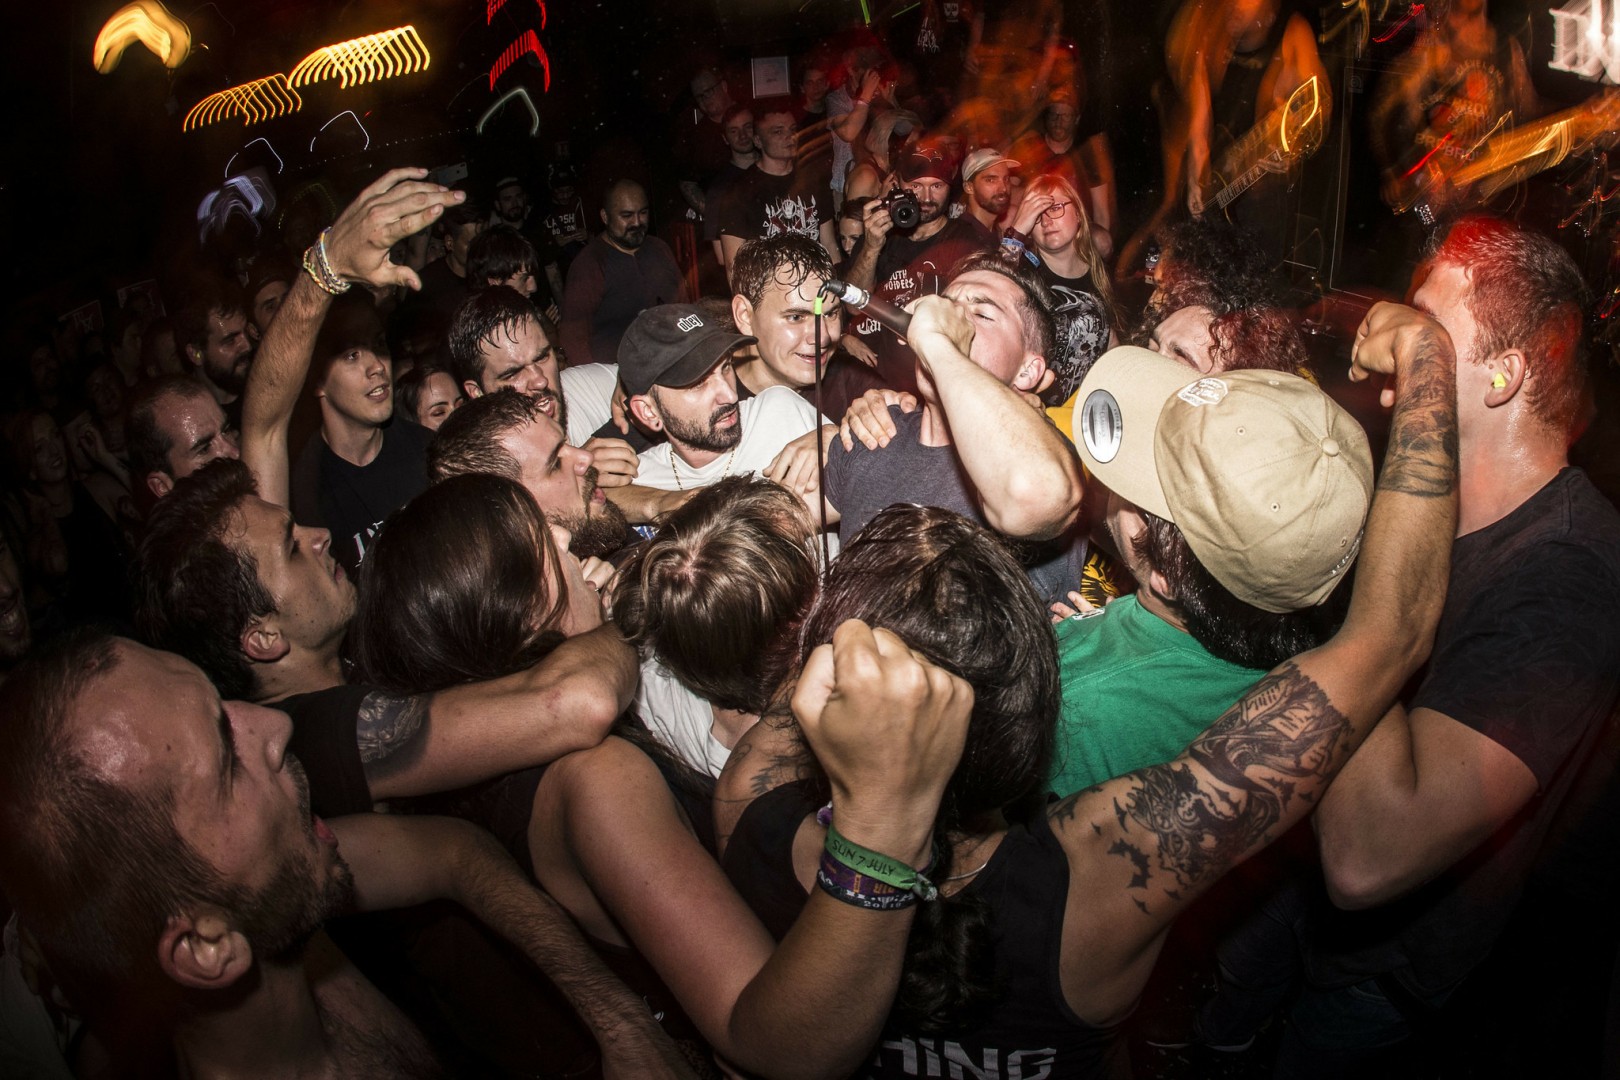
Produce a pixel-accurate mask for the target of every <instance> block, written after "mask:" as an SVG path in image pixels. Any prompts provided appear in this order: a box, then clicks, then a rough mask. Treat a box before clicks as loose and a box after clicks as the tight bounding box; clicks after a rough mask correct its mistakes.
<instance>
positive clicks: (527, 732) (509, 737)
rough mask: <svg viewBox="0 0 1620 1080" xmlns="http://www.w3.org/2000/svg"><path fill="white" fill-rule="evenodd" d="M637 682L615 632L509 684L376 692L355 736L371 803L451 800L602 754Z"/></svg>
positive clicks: (572, 642)
mask: <svg viewBox="0 0 1620 1080" xmlns="http://www.w3.org/2000/svg"><path fill="white" fill-rule="evenodd" d="M638 677H639V668H638V665H637V661H636V652H635V650H634V649H632V648H631V647H630V646H629V645H627V644H625V641H624V638H623V637H621V636H620V635H619V631H618V630H617V628H615V627H614V626H613V625H612V624H611V623H608V624H604V625H602V626H599V627H597V628H596V629H595V630H592V631H590V632H588V633H584V634H579V635H576V636H575V637H571V638H569V639H568V640H567V641H565V642H563V643H562V644H561V645H558V646H557V648H556V649H554V650H552V652H551V653H550V654H549V655H548V656H546V658H545V659H544V660H541V661H540V662H539V663H538V664H536V665H534V666H533V667H531V668H528V669H527V670H525V671H519V672H517V673H515V674H512V675H508V676H505V677H504V678H500V679H492V680H490V681H488V682H480V683H469V684H466V685H464V686H454V687H451V688H449V689H447V690H441V691H439V692H438V693H436V694H418V695H411V696H399V695H393V694H386V693H382V692H380V691H379V692H377V693H373V694H371V695H370V696H368V697H367V698H366V700H365V704H364V705H363V706H362V708H361V711H360V720H359V730H358V732H357V739H358V741H359V744H360V760H361V763H362V764H363V765H364V767H365V770H366V780H367V782H368V783H369V784H370V786H371V795H372V798H374V799H390V798H400V797H402V796H407V795H427V794H432V793H434V792H440V791H451V790H454V789H455V788H459V787H465V786H466V785H468V784H472V783H477V782H478V781H480V780H488V779H490V778H491V777H495V776H500V775H501V774H503V773H509V772H515V771H516V770H518V769H526V768H529V767H531V766H534V765H543V764H546V763H547V762H551V761H555V760H556V759H557V758H559V757H562V756H563V755H564V754H567V753H569V752H571V751H574V750H582V749H585V748H587V747H591V746H595V745H597V744H598V743H600V742H601V741H602V740H603V739H604V738H606V737H607V733H608V731H609V729H611V728H612V726H613V722H614V721H615V720H616V719H617V718H618V716H619V714H620V713H621V712H623V711H624V710H625V709H626V708H628V707H629V705H630V701H631V698H632V697H633V696H634V695H635V689H636V680H637V678H638Z"/></svg>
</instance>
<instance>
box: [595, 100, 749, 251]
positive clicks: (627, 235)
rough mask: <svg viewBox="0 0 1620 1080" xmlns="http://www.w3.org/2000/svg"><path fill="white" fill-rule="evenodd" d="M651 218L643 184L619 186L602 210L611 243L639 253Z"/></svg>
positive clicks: (603, 220) (621, 248)
mask: <svg viewBox="0 0 1620 1080" xmlns="http://www.w3.org/2000/svg"><path fill="white" fill-rule="evenodd" d="M750 129H752V125H750ZM650 216H651V211H650V210H649V209H648V207H647V193H646V192H645V191H643V190H642V188H641V185H640V184H620V185H618V186H617V187H615V188H614V189H613V194H612V195H611V196H609V198H608V204H607V206H605V207H603V208H602V224H603V225H604V226H606V228H607V240H608V243H610V244H612V245H613V246H614V247H616V248H618V249H619V250H620V251H635V250H636V249H637V248H639V247H640V246H641V245H642V244H643V243H644V242H645V241H646V239H647V221H648V219H649V217H650Z"/></svg>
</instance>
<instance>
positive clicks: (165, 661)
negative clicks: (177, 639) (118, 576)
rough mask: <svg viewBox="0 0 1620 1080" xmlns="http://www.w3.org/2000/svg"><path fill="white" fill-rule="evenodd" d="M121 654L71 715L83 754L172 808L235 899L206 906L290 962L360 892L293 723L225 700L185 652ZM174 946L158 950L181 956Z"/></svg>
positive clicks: (124, 648)
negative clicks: (299, 751)
mask: <svg viewBox="0 0 1620 1080" xmlns="http://www.w3.org/2000/svg"><path fill="white" fill-rule="evenodd" d="M117 649H118V663H117V665H116V666H114V667H113V668H112V669H111V670H109V671H107V672H106V673H105V674H102V675H100V676H98V677H96V678H94V679H93V680H92V681H91V682H90V683H89V685H88V686H86V687H85V689H84V691H83V693H82V694H81V695H80V696H79V698H78V700H77V702H76V703H75V705H76V707H75V708H74V709H73V710H72V715H71V718H70V720H69V721H68V723H69V725H70V726H71V728H72V729H73V731H74V734H75V736H76V737H75V738H74V742H75V743H76V744H77V747H78V749H79V751H80V752H81V753H83V754H84V755H85V756H86V757H87V758H88V761H89V764H90V766H91V768H93V769H94V770H95V771H96V773H97V774H98V775H99V776H101V777H103V778H105V779H106V780H108V781H110V782H112V783H115V784H117V785H119V786H120V787H123V788H126V789H128V790H130V791H132V792H138V793H142V794H148V795H150V796H151V797H153V798H156V799H160V800H161V801H162V802H163V803H164V804H165V805H168V806H170V807H172V811H171V812H172V814H173V824H174V829H175V832H176V833H177V834H178V836H179V838H180V839H181V840H183V841H184V842H185V844H186V845H187V846H188V847H190V848H191V849H192V850H193V851H194V852H195V853H196V854H197V855H198V856H199V857H200V858H201V859H202V860H203V861H204V862H205V863H207V864H208V866H209V867H210V868H212V870H213V871H214V872H215V873H216V874H217V875H218V877H219V879H220V884H221V885H223V886H225V889H226V890H228V892H229V893H230V894H232V895H231V897H230V899H229V900H227V899H226V897H225V896H223V895H221V896H214V897H200V898H197V902H199V903H201V904H203V905H204V908H203V910H204V911H215V912H218V913H219V914H221V915H223V917H224V918H225V920H227V922H226V925H228V927H229V929H230V930H231V931H233V932H240V933H242V934H243V936H244V937H246V938H247V940H248V943H249V945H250V946H251V948H252V951H253V958H254V959H255V960H258V959H266V960H270V959H276V958H278V957H282V956H287V955H290V954H291V953H292V952H293V951H294V950H295V949H297V948H299V947H301V946H302V944H303V943H304V942H305V940H307V938H308V935H309V934H310V933H311V932H312V931H314V930H315V929H316V928H317V927H318V926H319V925H320V923H321V922H322V921H323V920H324V919H325V918H326V917H327V916H328V915H330V914H333V913H334V912H337V911H340V910H342V909H343V908H345V907H346V906H347V905H348V904H349V902H350V900H351V898H352V896H353V879H352V877H351V876H350V873H349V868H348V866H347V865H346V864H345V863H344V861H343V858H342V856H340V855H339V854H338V841H337V837H336V836H334V835H333V833H332V831H331V830H330V829H329V828H327V826H326V823H325V822H324V821H321V820H320V819H319V818H317V817H315V816H314V815H313V814H312V813H311V811H310V802H309V781H308V778H307V777H306V776H305V775H304V770H303V767H302V765H301V764H300V763H299V761H298V759H297V758H296V757H294V756H293V755H291V754H290V753H288V751H287V743H288V741H289V739H290V738H291V736H292V721H291V720H290V719H288V717H287V714H286V713H284V712H281V711H280V710H277V709H267V708H263V707H261V706H258V705H250V704H247V703H246V702H238V701H227V702H222V701H220V698H219V694H218V693H217V692H215V690H214V687H213V685H212V684H211V683H209V681H208V679H207V677H206V676H205V675H203V673H202V672H201V671H199V670H198V669H197V668H196V667H195V666H193V665H192V664H190V663H187V662H186V661H185V660H182V659H181V658H180V657H178V656H174V655H173V654H170V653H162V652H157V651H154V650H152V649H147V648H144V647H142V646H140V645H137V644H135V643H134V642H132V641H121V642H119V643H118V645H117ZM201 914H202V912H200V911H190V912H176V913H175V915H176V916H177V917H179V916H188V917H190V918H199V917H200V916H201ZM170 925H171V927H172V926H173V925H174V924H173V923H171V924H170ZM191 933H192V934H193V935H195V937H196V938H198V939H204V938H206V934H202V933H198V932H197V931H195V930H193V931H191ZM166 944H167V943H166V942H164V943H160V944H159V946H158V948H159V951H162V952H165V953H167V954H171V955H172V954H173V953H174V952H178V951H180V950H179V949H178V948H176V949H169V948H166V947H165V946H166ZM233 966H234V965H233ZM230 981H231V980H230V979H229V978H225V979H224V982H225V983H226V984H228V983H229V982H230Z"/></svg>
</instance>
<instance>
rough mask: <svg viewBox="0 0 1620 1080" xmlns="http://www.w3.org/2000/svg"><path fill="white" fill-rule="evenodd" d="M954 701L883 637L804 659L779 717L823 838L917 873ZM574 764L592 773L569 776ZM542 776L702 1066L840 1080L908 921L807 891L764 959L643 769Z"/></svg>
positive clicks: (839, 643)
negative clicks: (822, 781)
mask: <svg viewBox="0 0 1620 1080" xmlns="http://www.w3.org/2000/svg"><path fill="white" fill-rule="evenodd" d="M972 697H973V695H972V691H971V690H970V689H969V688H968V686H967V684H966V683H964V682H962V681H961V680H960V679H957V678H955V677H954V676H952V675H950V674H948V673H946V672H944V671H943V670H941V669H939V668H935V667H933V666H931V665H929V664H927V663H926V662H924V661H921V660H919V659H917V658H915V657H914V656H913V655H912V654H911V652H910V650H909V649H907V648H906V647H905V645H904V643H903V642H901V641H900V639H899V638H897V637H894V636H893V635H892V634H888V633H887V632H885V631H882V630H877V631H874V630H871V629H869V628H868V627H866V626H865V625H864V624H862V623H859V622H854V621H852V622H849V623H846V624H845V625H844V626H843V627H840V628H839V630H838V632H837V634H836V635H835V637H834V640H833V643H832V644H831V645H827V646H822V647H821V649H819V650H817V652H816V653H815V654H814V655H813V656H812V658H811V661H810V663H809V664H807V665H806V667H805V671H804V674H803V676H802V677H801V678H800V680H799V684H798V689H797V691H796V693H795V695H794V703H793V704H794V712H795V714H796V715H797V716H798V718H799V722H800V725H801V727H802V728H803V730H804V733H805V738H806V739H807V740H808V741H809V742H810V744H811V746H812V747H813V749H814V750H815V752H816V755H817V757H818V759H819V760H820V761H821V762H822V763H823V765H824V766H825V767H826V770H827V774H828V777H829V780H830V781H831V783H832V791H833V798H832V801H833V807H834V813H835V824H836V826H837V828H838V830H839V831H840V832H841V833H843V834H844V835H845V836H847V837H848V838H849V840H851V841H852V842H854V843H856V844H859V845H862V846H863V847H866V848H869V849H871V850H873V851H878V852H882V853H883V854H885V855H889V856H892V857H893V858H895V859H898V860H900V861H901V862H905V863H907V864H909V865H911V866H921V865H923V864H924V863H926V862H927V860H928V851H929V845H930V842H931V840H930V838H931V836H932V829H933V820H934V817H935V814H936V813H937V811H938V807H939V799H940V796H941V794H942V792H943V790H944V785H945V782H946V780H947V779H948V778H949V776H950V774H951V771H952V769H953V768H954V767H955V763H956V761H957V759H958V758H959V757H960V755H961V751H962V743H963V739H964V737H965V734H966V723H967V716H968V712H969V711H970V709H971V707H972ZM591 758H597V759H603V760H597V761H594V762H590V763H589V765H590V767H589V768H582V767H581V766H582V765H585V764H586V762H585V761H582V760H580V759H591ZM558 768H559V769H560V770H562V771H563V773H564V774H565V776H564V777H563V782H564V783H566V784H567V785H568V787H569V789H570V790H569V793H568V796H567V800H566V806H567V813H566V815H565V816H566V826H565V827H566V829H567V830H568V832H569V833H570V835H571V839H570V841H569V847H570V848H571V851H572V857H573V858H574V859H576V860H578V862H579V864H580V869H581V871H582V873H583V874H584V876H585V878H586V880H587V882H588V883H589V884H590V887H591V889H592V891H593V893H594V894H595V895H596V897H597V898H599V900H600V901H601V903H602V904H603V906H604V907H605V908H607V909H608V911H609V912H611V914H612V916H613V918H614V920H615V922H616V924H617V925H618V926H620V927H622V928H623V930H624V932H625V934H626V935H627V936H628V937H629V938H630V940H631V941H632V942H634V943H635V945H636V947H637V948H638V949H639V950H640V951H641V952H642V953H643V954H644V955H645V956H646V957H647V959H648V960H649V961H650V962H651V963H652V965H653V967H654V968H655V969H656V970H657V971H658V973H659V975H660V976H661V977H662V978H663V979H664V981H665V982H666V983H667V984H668V985H669V988H670V989H671V990H672V991H674V993H675V995H676V997H677V998H679V1000H680V1002H681V1004H682V1005H683V1006H684V1007H685V1009H686V1011H687V1012H688V1013H689V1014H690V1015H691V1017H692V1019H693V1021H694V1022H695V1023H696V1024H697V1026H698V1028H699V1029H700V1030H701V1031H702V1032H703V1034H704V1036H705V1038H707V1039H708V1040H709V1041H710V1042H711V1043H712V1044H713V1045H714V1047H715V1049H716V1050H717V1051H719V1053H720V1054H721V1055H722V1056H724V1057H726V1058H727V1059H728V1060H730V1061H732V1062H733V1063H735V1064H737V1065H739V1066H741V1067H742V1068H744V1069H746V1070H749V1071H751V1072H755V1073H758V1074H760V1075H763V1076H768V1077H841V1076H847V1075H849V1074H850V1073H851V1072H852V1071H854V1070H855V1069H856V1068H857V1067H858V1066H859V1065H860V1063H861V1060H862V1058H863V1057H864V1056H865V1055H866V1054H867V1053H868V1052H869V1051H870V1049H871V1047H872V1044H873V1043H874V1042H875V1041H876V1040H877V1037H878V1034H879V1032H880V1031H881V1029H882V1024H883V1021H884V1019H885V1018H886V1017H887V1015H888V1012H889V1009H890V1007H891V1005H892V1001H893V998H894V994H895V992H896V990H897V988H898V986H899V978H900V968H901V964H902V962H903V959H904V955H905V945H906V938H907V935H908V934H909V932H910V928H911V920H912V916H911V912H910V910H909V909H903V910H896V911H877V910H871V909H868V908H862V907H856V906H852V905H850V904H847V903H844V902H841V901H839V900H835V899H833V898H832V897H831V896H830V895H828V894H826V893H824V892H822V891H821V890H820V889H815V890H813V892H812V895H811V896H810V898H809V900H808V901H807V902H806V904H805V907H804V910H803V912H802V913H801V914H800V916H799V918H798V921H797V922H795V923H794V925H793V928H792V930H791V931H790V932H789V934H788V936H787V937H786V938H785V939H784V940H783V941H782V942H781V943H780V944H779V945H776V946H775V948H774V950H773V948H772V942H771V939H770V935H769V934H767V933H766V931H765V929H764V927H762V926H761V925H760V924H759V921H758V919H757V918H756V917H755V916H754V914H753V912H752V911H750V910H749V908H748V906H747V904H746V903H744V901H743V899H742V898H741V897H740V896H738V895H737V893H736V891H735V890H734V889H733V888H732V887H731V884H730V882H729V881H727V879H726V877H725V875H724V873H723V872H722V871H721V870H720V867H719V866H718V865H717V864H716V863H715V862H714V860H713V859H712V858H711V857H710V856H709V855H708V853H707V852H706V851H704V850H703V848H702V847H701V845H699V844H698V842H697V840H696V838H695V837H693V836H692V834H691V831H690V829H689V828H687V827H686V826H685V825H684V824H683V823H682V822H681V820H680V818H679V817H678V815H677V814H676V813H675V812H674V806H673V800H672V798H671V797H670V795H669V792H668V790H667V788H666V787H665V786H664V785H663V784H662V783H661V782H660V781H659V780H658V774H657V771H656V769H655V767H654V766H653V765H652V764H651V762H650V761H648V760H647V759H646V757H645V756H644V755H641V754H639V753H638V752H635V751H633V750H632V749H631V748H629V747H628V746H627V745H626V744H623V743H620V742H619V741H618V740H610V741H609V742H608V743H607V744H604V746H603V747H602V748H601V749H600V750H598V751H592V752H590V754H587V755H580V756H579V757H578V758H572V759H569V760H568V761H565V762H560V763H559V766H558ZM550 781H551V774H550V773H548V775H547V781H546V782H547V783H549V782H550ZM538 810H539V807H538V804H537V812H538ZM539 865H540V864H539V860H537V869H538V868H539ZM541 874H542V878H544V876H545V872H544V871H543V870H542V871H541ZM559 895H560V894H559Z"/></svg>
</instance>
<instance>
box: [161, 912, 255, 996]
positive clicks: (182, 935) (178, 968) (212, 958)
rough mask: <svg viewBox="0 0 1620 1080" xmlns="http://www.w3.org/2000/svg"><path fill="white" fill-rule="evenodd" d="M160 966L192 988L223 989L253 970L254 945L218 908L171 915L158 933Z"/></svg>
mask: <svg viewBox="0 0 1620 1080" xmlns="http://www.w3.org/2000/svg"><path fill="white" fill-rule="evenodd" d="M158 966H159V967H161V968H162V969H163V973H164V974H165V975H167V976H168V977H169V978H171V979H173V980H174V981H175V982H177V983H179V984H180V985H181V986H185V987H188V988H190V989H192V990H224V989H226V988H228V987H230V986H232V985H234V984H235V983H236V981H237V980H238V979H240V978H241V977H242V976H244V975H246V974H247V973H248V972H249V971H252V970H253V946H252V945H250V944H248V940H247V938H246V937H245V936H244V935H243V934H242V932H241V931H240V930H237V929H236V928H235V927H233V926H232V925H231V922H230V919H229V918H228V917H227V916H226V914H225V913H224V912H223V911H221V910H220V909H219V908H216V907H213V906H211V905H209V906H205V907H202V908H200V909H198V910H197V911H196V912H194V913H191V914H187V915H170V916H169V921H168V922H167V923H166V924H165V925H164V927H163V932H162V933H161V934H160V935H159V936H158Z"/></svg>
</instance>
